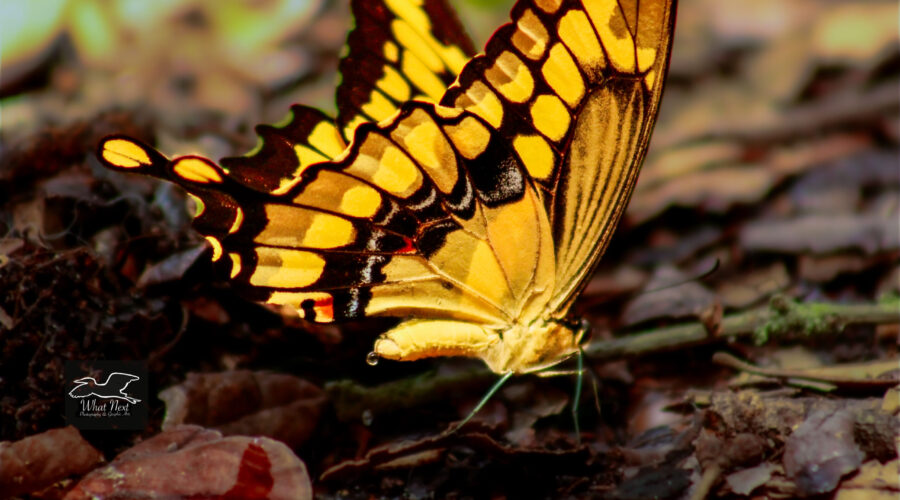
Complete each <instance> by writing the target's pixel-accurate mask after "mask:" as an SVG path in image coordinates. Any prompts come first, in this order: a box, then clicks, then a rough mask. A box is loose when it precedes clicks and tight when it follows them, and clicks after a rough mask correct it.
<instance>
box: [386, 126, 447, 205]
mask: <svg viewBox="0 0 900 500" xmlns="http://www.w3.org/2000/svg"><path fill="white" fill-rule="evenodd" d="M409 122H412V123H416V124H415V125H414V126H413V127H404V126H402V125H403V124H405V123H409ZM403 124H401V126H400V127H398V128H397V130H396V132H394V134H395V135H397V136H399V139H400V141H401V142H402V144H403V145H404V146H405V147H406V151H407V152H409V154H410V156H412V157H413V159H415V160H416V161H417V162H418V163H419V165H421V166H422V167H424V168H425V171H426V172H427V173H428V176H429V177H431V179H432V180H433V181H434V183H435V185H436V186H437V188H438V189H440V190H441V192H444V193H449V192H450V191H453V186H455V185H456V181H457V170H456V162H454V161H453V159H454V158H453V149H451V148H450V143H448V142H447V138H446V137H444V134H443V133H441V130H440V129H439V128H438V126H437V124H435V123H434V122H433V121H432V120H431V117H430V116H428V114H426V113H425V112H424V111H422V110H421V109H417V110H416V111H415V112H413V114H412V115H410V117H409V118H407V119H406V120H404V122H403Z"/></svg>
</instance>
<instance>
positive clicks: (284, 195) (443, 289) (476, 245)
mask: <svg viewBox="0 0 900 500" xmlns="http://www.w3.org/2000/svg"><path fill="white" fill-rule="evenodd" d="M99 156H100V158H101V159H103V161H104V163H106V165H107V166H109V167H111V168H114V169H118V170H124V171H130V172H137V173H143V174H147V175H152V176H156V177H160V178H163V179H167V180H170V181H173V182H176V183H178V184H179V185H181V186H182V187H184V188H185V189H186V190H187V191H189V192H190V193H192V194H193V195H194V196H195V197H196V198H197V199H198V200H199V201H200V204H199V205H200V207H201V209H200V210H199V212H198V214H197V215H196V217H195V221H194V226H195V228H196V229H197V230H198V231H199V232H200V233H201V234H204V235H205V236H206V237H207V240H209V242H210V243H211V245H212V246H213V250H214V256H213V258H214V260H217V261H219V262H220V264H219V265H221V266H222V267H223V268H224V270H225V271H226V272H227V273H228V274H229V275H230V277H231V278H232V280H233V282H234V283H235V284H236V286H238V287H243V288H245V289H246V292H247V293H248V294H249V295H250V296H251V297H253V298H255V299H257V300H261V301H267V302H270V303H278V304H290V305H292V306H294V307H296V308H297V309H298V310H299V311H302V312H303V313H304V316H305V317H306V318H307V319H310V320H315V321H332V320H334V319H350V318H360V317H364V316H378V315H390V316H415V317H418V318H442V319H454V320H460V321H468V322H473V323H477V324H484V325H494V326H497V327H499V326H501V325H504V324H508V323H510V322H512V321H514V319H515V317H517V316H518V315H519V311H520V309H521V308H522V304H527V303H530V302H534V301H529V300H528V298H529V297H531V296H532V295H535V294H536V292H535V288H534V282H535V281H536V280H539V281H542V282H545V281H547V280H548V279H549V280H552V260H551V257H552V242H551V235H550V226H549V221H548V220H547V219H546V216H545V215H544V210H543V207H542V206H541V202H540V199H539V197H538V196H537V194H536V192H534V190H533V189H532V187H531V184H530V182H528V179H527V175H526V174H525V172H524V171H523V170H522V169H521V167H520V166H519V164H518V162H517V161H516V160H515V158H514V156H513V153H512V151H511V149H510V148H509V147H508V145H507V144H506V142H505V140H504V139H503V138H502V137H501V136H500V135H499V134H497V133H496V131H494V130H492V129H491V128H490V126H489V125H488V124H487V123H485V122H483V121H482V120H480V119H479V118H478V117H476V116H474V115H471V114H468V113H463V112H460V111H459V110H454V109H447V108H436V107H435V106H434V105H433V104H429V103H423V102H410V103H406V104H404V105H403V106H402V108H401V111H400V113H399V114H398V116H397V117H396V118H395V119H393V120H390V121H389V122H386V123H382V124H378V125H376V124H371V123H367V124H364V125H362V126H360V127H359V128H358V130H357V132H356V135H355V138H354V140H353V145H352V146H351V147H350V148H349V149H348V150H347V151H346V153H345V154H344V155H343V156H342V157H341V158H339V159H336V160H335V161H333V162H323V163H318V164H314V165H311V166H310V167H308V168H307V169H305V170H304V171H303V172H302V174H301V175H299V176H298V177H296V178H295V180H294V181H293V183H292V184H290V185H286V186H284V187H283V188H282V189H281V192H279V193H274V192H268V193H266V192H262V191H260V190H258V189H256V187H255V186H253V185H249V184H248V183H246V182H244V181H243V179H241V178H240V177H236V176H233V175H231V174H230V173H229V172H226V171H225V170H223V169H222V168H221V167H219V166H218V165H216V164H214V163H212V162H210V161H209V160H206V159H204V158H200V157H195V156H187V157H181V158H175V159H173V160H169V159H167V158H165V157H164V156H163V155H161V154H160V153H158V152H157V151H155V150H154V149H153V148H151V147H149V146H147V145H145V144H142V143H140V142H138V141H135V140H133V139H129V138H126V137H111V138H107V139H106V140H105V141H104V142H103V143H102V144H101V149H100V153H99ZM510 242H517V243H518V245H517V246H513V247H511V246H510V245H509V243H510Z"/></svg>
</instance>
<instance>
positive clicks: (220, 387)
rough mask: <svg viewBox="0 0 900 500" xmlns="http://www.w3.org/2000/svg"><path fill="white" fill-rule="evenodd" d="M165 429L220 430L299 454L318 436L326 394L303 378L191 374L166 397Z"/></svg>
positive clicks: (165, 393)
mask: <svg viewBox="0 0 900 500" xmlns="http://www.w3.org/2000/svg"><path fill="white" fill-rule="evenodd" d="M159 399H161V400H163V401H164V402H165V403H166V417H165V419H164V420H163V425H162V427H163V429H164V430H166V429H170V428H172V427H174V426H177V425H180V424H197V425H202V426H204V427H211V428H215V429H217V430H219V431H221V432H222V433H224V434H226V435H262V436H268V437H271V438H274V439H277V440H279V441H282V442H284V443H286V444H287V445H288V446H290V447H292V448H295V447H297V446H300V445H302V444H303V443H304V442H305V441H306V440H307V439H309V437H310V436H311V435H312V433H313V431H314V430H315V428H316V425H317V424H318V422H319V415H320V414H321V412H322V408H323V406H324V404H325V395H324V393H323V392H322V390H321V389H319V388H318V387H316V386H315V385H313V384H312V383H310V382H307V381H305V380H302V379H299V378H297V377H294V376H291V375H285V374H279V373H270V372H251V371H248V370H236V371H229V372H221V373H189V374H188V375H187V380H185V382H184V383H183V384H181V385H177V386H173V387H169V388H168V389H165V390H164V391H162V392H160V394H159Z"/></svg>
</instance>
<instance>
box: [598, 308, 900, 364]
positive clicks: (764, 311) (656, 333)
mask: <svg viewBox="0 0 900 500" xmlns="http://www.w3.org/2000/svg"><path fill="white" fill-rule="evenodd" d="M890 323H900V302H898V301H896V300H892V301H890V302H884V303H879V304H856V305H847V304H833V303H828V302H809V303H796V302H794V301H792V300H790V299H787V298H786V297H784V296H780V295H779V296H776V297H773V298H772V300H771V301H770V302H769V305H768V306H767V307H761V308H758V309H753V310H750V311H746V312H742V313H737V314H732V315H728V316H725V317H724V318H722V323H721V324H720V325H719V326H720V328H719V331H718V333H716V334H714V335H710V333H709V332H708V331H707V328H706V327H705V326H704V325H703V324H701V323H691V324H686V325H678V326H672V327H668V328H662V329H653V330H647V331H644V332H639V333H635V334H633V335H628V336H625V337H620V338H616V339H612V340H601V341H597V342H591V343H590V344H588V345H587V346H586V347H585V350H584V351H585V354H586V355H587V356H588V358H590V359H592V360H595V361H599V360H607V359H616V358H622V357H633V356H640V355H644V354H649V353H652V352H659V351H666V350H672V349H680V348H685V347H690V346H694V345H699V344H706V343H710V342H715V341H720V340H728V341H734V340H736V339H738V338H753V339H754V340H755V341H756V342H757V343H764V342H767V341H768V340H769V339H770V338H772V337H776V338H785V337H797V336H798V335H804V336H817V335H824V334H837V333H840V332H841V331H842V330H843V329H844V327H846V326H847V325H851V324H890Z"/></svg>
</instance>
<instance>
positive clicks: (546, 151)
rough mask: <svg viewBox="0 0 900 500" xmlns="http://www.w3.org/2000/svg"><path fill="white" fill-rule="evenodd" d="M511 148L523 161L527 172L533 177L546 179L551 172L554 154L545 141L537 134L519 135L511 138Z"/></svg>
mask: <svg viewBox="0 0 900 500" xmlns="http://www.w3.org/2000/svg"><path fill="white" fill-rule="evenodd" d="M513 148H515V150H516V153H518V154H519V158H521V159H522V162H523V163H525V168H526V169H528V173H529V174H531V176H532V177H534V178H535V179H546V178H547V177H549V176H550V174H551V173H553V163H554V160H555V158H554V155H553V150H552V149H550V145H549V144H547V141H545V140H544V138H543V137H541V136H539V135H519V136H516V138H515V139H513Z"/></svg>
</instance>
